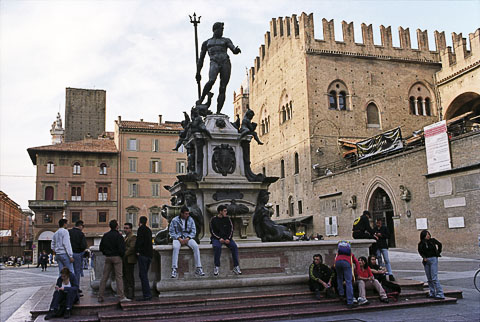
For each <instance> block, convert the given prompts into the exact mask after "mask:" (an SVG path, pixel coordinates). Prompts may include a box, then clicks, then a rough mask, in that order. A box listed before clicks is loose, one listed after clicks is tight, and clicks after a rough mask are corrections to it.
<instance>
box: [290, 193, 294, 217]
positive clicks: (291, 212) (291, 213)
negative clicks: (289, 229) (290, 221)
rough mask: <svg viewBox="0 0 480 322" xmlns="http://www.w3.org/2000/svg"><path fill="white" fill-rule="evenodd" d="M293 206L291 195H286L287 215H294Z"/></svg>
mask: <svg viewBox="0 0 480 322" xmlns="http://www.w3.org/2000/svg"><path fill="white" fill-rule="evenodd" d="M294 207H295V204H294V203H293V197H292V196H290V197H288V215H289V216H290V217H292V216H293V215H295V210H294Z"/></svg>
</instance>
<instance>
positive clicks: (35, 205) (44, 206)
mask: <svg viewBox="0 0 480 322" xmlns="http://www.w3.org/2000/svg"><path fill="white" fill-rule="evenodd" d="M28 207H29V208H30V209H31V210H33V211H39V210H40V211H42V210H63V208H64V203H63V200H29V201H28Z"/></svg>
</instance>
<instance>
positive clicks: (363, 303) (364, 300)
mask: <svg viewBox="0 0 480 322" xmlns="http://www.w3.org/2000/svg"><path fill="white" fill-rule="evenodd" d="M367 304H368V300H367V299H364V298H363V297H359V298H358V305H367Z"/></svg>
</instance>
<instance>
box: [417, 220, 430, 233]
mask: <svg viewBox="0 0 480 322" xmlns="http://www.w3.org/2000/svg"><path fill="white" fill-rule="evenodd" d="M417 229H418V230H420V229H422V230H423V229H428V224H427V218H417Z"/></svg>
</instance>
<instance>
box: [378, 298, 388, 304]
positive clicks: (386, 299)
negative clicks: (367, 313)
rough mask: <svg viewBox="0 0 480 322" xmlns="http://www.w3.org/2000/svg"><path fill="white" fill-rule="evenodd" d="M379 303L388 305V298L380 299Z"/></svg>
mask: <svg viewBox="0 0 480 322" xmlns="http://www.w3.org/2000/svg"><path fill="white" fill-rule="evenodd" d="M380 302H383V303H389V302H390V301H389V300H388V297H381V298H380Z"/></svg>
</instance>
